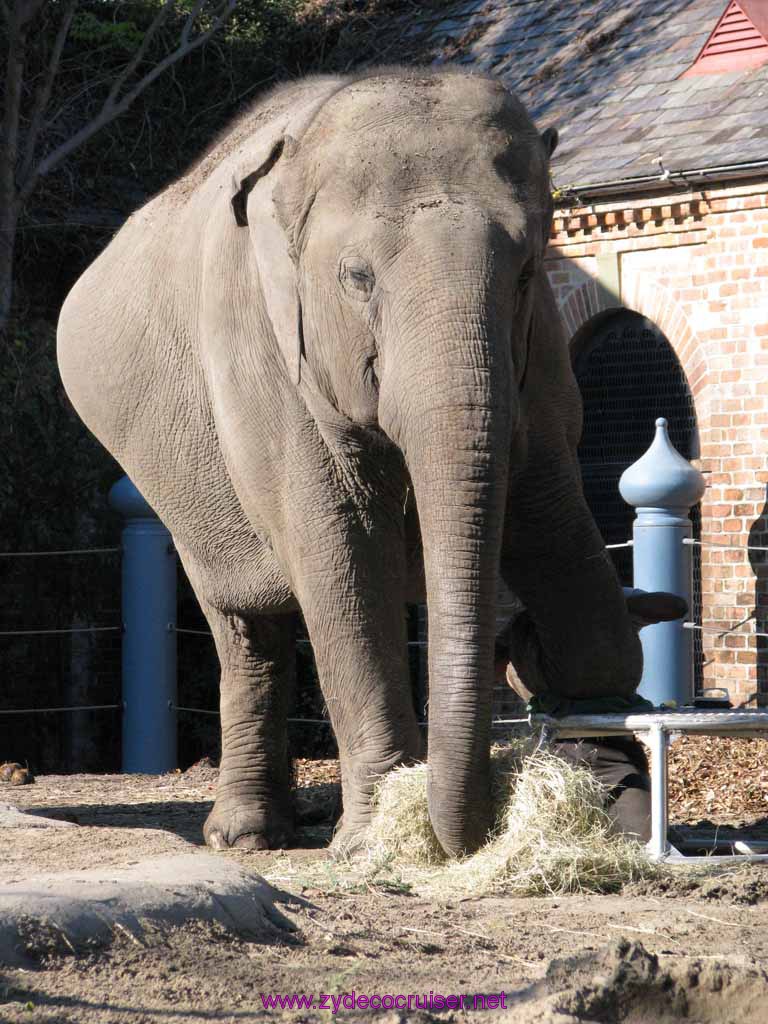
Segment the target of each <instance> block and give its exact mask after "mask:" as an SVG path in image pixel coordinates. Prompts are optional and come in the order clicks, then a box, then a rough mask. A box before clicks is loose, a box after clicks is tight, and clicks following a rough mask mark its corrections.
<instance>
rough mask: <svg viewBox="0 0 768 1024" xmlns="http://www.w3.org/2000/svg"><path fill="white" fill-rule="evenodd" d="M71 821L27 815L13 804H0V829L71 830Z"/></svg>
mask: <svg viewBox="0 0 768 1024" xmlns="http://www.w3.org/2000/svg"><path fill="white" fill-rule="evenodd" d="M73 827H75V826H73V823H72V822H71V821H62V820H60V819H59V818H44V817H43V816H42V815H41V814H27V813H25V812H24V811H20V810H19V809H18V807H14V806H13V804H0V828H73Z"/></svg>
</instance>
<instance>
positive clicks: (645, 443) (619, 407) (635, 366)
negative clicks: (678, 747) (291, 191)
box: [574, 310, 702, 688]
mask: <svg viewBox="0 0 768 1024" xmlns="http://www.w3.org/2000/svg"><path fill="white" fill-rule="evenodd" d="M574 371H575V374H576V379H577V381H578V383H579V388H580V390H581V396H582V400H583V403H584V426H583V430H582V436H581V444H580V445H579V461H580V463H581V473H582V479H583V482H584V495H585V497H586V499H587V503H588V504H589V507H590V509H591V510H592V514H593V516H594V517H595V521H596V522H597V525H598V527H599V528H600V532H601V533H602V535H603V539H604V540H605V542H606V544H619V543H621V542H622V541H625V540H627V539H628V538H629V537H631V536H632V523H633V520H634V510H633V509H632V508H631V507H630V506H629V505H627V504H626V503H625V502H624V500H623V499H622V497H621V495H620V494H619V478H620V477H621V474H622V473H623V472H624V470H625V469H626V468H627V467H628V466H630V465H631V464H632V463H633V462H635V461H636V460H637V459H639V458H640V456H641V455H643V454H644V453H645V452H646V451H647V449H648V447H649V445H650V444H651V441H652V440H653V435H654V423H655V420H656V419H657V417H659V416H664V417H666V419H667V421H668V422H669V435H670V438H671V440H672V443H673V444H674V446H675V448H677V450H678V451H679V452H680V454H681V455H682V456H683V457H684V458H686V459H692V458H695V457H696V456H697V455H698V451H697V429H696V410H695V407H694V404H693V397H692V396H691V392H690V389H689V387H688V382H687V380H686V378H685V374H684V372H683V370H682V367H681V366H680V363H679V362H678V360H677V356H676V355H675V352H674V350H673V349H672V346H671V345H670V344H669V342H668V341H667V339H666V338H665V337H664V335H663V334H662V333H661V332H660V331H659V330H658V329H657V328H656V327H655V326H654V324H652V323H651V322H650V321H649V320H646V319H645V318H644V317H642V316H640V315H639V314H638V313H632V312H630V311H628V310H627V311H624V312H620V313H616V314H614V315H613V316H611V317H610V318H609V319H608V320H606V321H604V322H603V323H602V324H601V325H600V326H599V327H598V328H597V329H596V330H595V332H594V333H593V334H592V335H591V336H590V337H589V338H587V339H586V340H585V341H584V342H583V343H582V344H581V345H580V346H579V349H578V351H577V352H576V353H575V354H574ZM691 518H692V520H693V525H694V536H695V537H699V536H700V519H699V510H698V508H696V509H694V511H693V513H692V516H691ZM613 554H614V555H615V564H616V569H617V571H618V573H619V576H620V578H621V581H622V583H623V585H624V586H631V585H632V553H631V550H626V551H616V552H613ZM694 605H695V608H694V609H693V611H694V613H695V615H696V621H699V618H700V610H701V568H700V559H699V556H698V553H697V554H696V555H695V556H694ZM694 642H695V644H696V645H697V646H696V649H695V665H696V684H697V688H698V686H699V685H700V675H701V662H702V651H701V637H700V636H697V637H696V639H695V641H694Z"/></svg>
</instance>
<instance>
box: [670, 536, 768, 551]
mask: <svg viewBox="0 0 768 1024" xmlns="http://www.w3.org/2000/svg"><path fill="white" fill-rule="evenodd" d="M683 544H688V545H691V546H694V547H699V548H723V549H724V550H726V551H768V547H764V546H763V545H760V544H746V545H744V544H718V543H717V541H713V540H694V538H693V537H684V538H683Z"/></svg>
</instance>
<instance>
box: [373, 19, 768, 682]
mask: <svg viewBox="0 0 768 1024" xmlns="http://www.w3.org/2000/svg"><path fill="white" fill-rule="evenodd" d="M390 31H391V32H392V33H393V38H394V37H396V38H397V39H398V43H397V46H396V47H395V49H394V50H393V49H392V48H391V46H390V48H389V49H388V44H387V39H386V38H383V39H382V52H383V53H384V54H386V56H388V57H389V56H391V55H392V53H393V52H395V53H397V55H398V56H401V57H403V58H405V59H420V60H424V59H428V60H432V61H435V62H437V63H441V62H456V63H459V64H460V65H463V66H465V67H467V68H474V69H477V70H478V71H483V72H487V73H491V74H494V75H498V76H499V77H500V78H502V79H503V80H504V82H505V83H506V84H507V85H508V86H509V87H510V88H511V89H513V90H514V91H516V92H517V93H518V95H520V97H521V98H522V99H523V100H524V102H525V103H526V105H527V106H528V109H529V111H530V112H531V114H532V116H533V117H534V119H535V121H536V123H537V124H538V126H539V127H540V128H542V129H543V128H545V127H547V126H549V125H555V126H556V127H557V128H558V130H559V133H560V144H559V147H558V150H557V152H556V153H555V157H554V160H553V166H552V175H553V190H554V195H555V198H556V204H557V206H558V209H557V211H556V214H555V219H554V225H553V233H552V238H551V243H550V247H549V252H548V258H547V268H548V271H549V275H550V279H551V282H552V284H553V286H554V289H555V293H556V295H557V298H558V302H559V306H560V310H561V313H562V317H563V321H564V323H565V326H566V329H567V332H568V336H569V338H570V343H571V349H572V353H573V362H574V368H575V370H576V375H577V379H578V380H579V383H580V386H581V388H582V394H583V397H584V405H585V429H584V437H583V440H582V445H581V449H580V457H581V461H582V468H583V474H584V481H585V490H586V492H587V495H588V498H589V501H590V503H591V505H592V508H593V511H594V513H595V516H596V518H597V520H598V523H599V525H600V526H601V528H602V530H603V532H604V535H605V537H606V540H607V541H608V542H619V541H622V540H626V539H627V538H628V537H629V536H630V533H631V523H632V518H633V513H632V510H631V509H629V508H628V507H627V506H625V505H624V504H623V502H622V501H621V498H620V497H619V495H618V491H617V483H618V477H619V475H620V473H621V471H622V470H623V469H624V468H626V466H627V465H629V464H630V463H631V462H633V461H634V460H635V459H636V458H637V457H638V456H639V455H640V454H642V453H643V451H645V449H646V448H647V447H648V445H649V444H650V441H651V439H652V436H653V424H654V420H655V418H656V417H657V416H659V415H664V416H666V417H667V419H668V420H669V421H670V426H671V431H670V432H671V435H672V439H673V441H674V442H675V444H676V445H677V447H678V448H679V450H680V451H681V452H682V453H683V454H684V455H686V456H687V457H688V458H691V459H693V460H694V461H695V463H696V464H697V465H698V467H699V468H700V469H701V471H702V472H703V473H704V474H705V477H706V480H707V491H706V494H705V497H704V500H703V502H702V505H701V508H700V510H698V513H697V518H696V530H697V535H698V536H699V537H700V540H701V542H702V546H701V548H700V549H699V548H697V549H696V551H697V565H696V589H697V596H696V605H697V607H696V608H695V609H694V615H695V617H696V619H697V621H698V622H699V623H703V625H704V627H705V630H702V631H700V632H698V633H697V643H698V646H697V654H698V659H697V660H698V664H697V674H698V679H699V682H700V683H703V685H705V686H727V687H728V688H729V690H730V691H731V695H732V697H733V698H735V699H736V700H737V701H738V702H742V701H746V700H748V699H750V698H752V699H754V695H755V694H761V693H768V640H766V639H765V638H762V637H760V636H758V635H756V634H760V633H768V562H767V561H766V559H768V509H767V506H766V485H767V484H768V0H739V2H736V0H731V2H729V0H675V2H670V0H660V2H657V3H653V4H650V3H647V2H645V0H627V2H624V3H622V4H620V5H616V4H614V3H609V2H608V0H583V2H574V3H569V4H562V3H556V2H554V0H511V2H497V0H471V2H466V0H465V2H462V3H455V4H450V3H448V4H440V5H437V4H430V5H428V6H426V5H425V7H424V8H423V9H422V10H421V12H420V13H419V14H417V15H415V16H414V15H412V14H411V15H408V16H406V17H404V18H402V19H399V20H398V22H397V23H396V24H395V25H393V26H391V28H390ZM748 544H749V545H753V546H754V545H756V546H762V547H766V549H767V550H766V551H754V550H753V551H747V550H746V549H747V545H748ZM625 557H626V556H625ZM619 569H620V570H621V571H622V572H623V573H624V574H625V575H626V573H627V572H628V571H629V569H630V567H629V565H628V563H627V562H626V561H625V562H621V560H620V561H619Z"/></svg>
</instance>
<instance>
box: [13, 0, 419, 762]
mask: <svg viewBox="0 0 768 1024" xmlns="http://www.w3.org/2000/svg"><path fill="white" fill-rule="evenodd" d="M161 2H162V0H126V2H108V0H90V2H89V0H83V2H81V3H79V4H78V6H77V9H76V12H75V15H74V18H73V22H72V26H71V30H70V33H69V36H68V39H67V42H66V45H65V47H64V50H63V52H62V58H61V64H60V69H59V74H58V76H57V80H56V84H55V89H54V92H53V96H52V103H51V109H50V114H49V117H48V120H47V126H46V129H45V131H44V132H43V133H41V137H40V143H39V146H40V150H39V153H40V155H45V153H46V152H47V151H50V150H51V149H53V148H55V147H56V146H57V145H59V144H60V142H61V141H62V140H63V139H66V138H68V137H70V136H71V135H73V134H74V133H75V132H76V131H77V130H78V128H79V127H81V126H82V125H83V124H84V123H86V122H87V121H88V120H89V119H90V118H92V117H93V115H94V113H95V111H96V110H97V109H98V107H99V105H100V103H101V102H102V100H103V96H104V92H105V89H108V87H109V83H110V81H111V80H112V79H113V77H114V75H115V74H116V73H119V70H120V69H121V68H122V67H124V66H125V64H126V59H130V57H131V56H132V55H133V54H135V53H136V52H137V48H138V47H139V46H140V45H141V42H142V39H143V38H144V34H145V32H146V30H147V28H148V26H149V25H150V24H151V23H152V20H153V18H154V17H155V15H156V14H157V11H158V9H159V7H160V5H161ZM192 5H193V0H180V2H179V3H178V4H177V5H176V8H175V9H174V12H173V16H172V17H170V18H169V19H168V20H167V21H166V22H165V23H164V25H163V27H162V29H161V30H160V32H158V33H157V35H156V36H155V37H154V38H153V40H152V44H151V46H150V47H149V49H148V51H147V54H146V55H145V64H146V66H150V65H151V63H152V62H153V61H156V60H158V59H160V57H161V56H162V54H164V53H165V52H167V50H168V48H169V46H171V45H172V43H173V40H174V38H176V37H177V36H178V32H179V26H180V24H181V23H182V21H183V19H184V17H185V16H186V14H187V13H188V11H189V10H190V9H191V8H192ZM418 6H422V7H423V6H425V5H424V4H422V5H417V4H415V3H413V2H411V0H337V2H332V0H239V2H238V4H237V6H236V9H235V12H234V14H233V16H232V17H231V18H230V20H229V21H228V22H227V24H226V26H225V27H224V29H222V30H220V32H219V33H217V34H216V35H215V36H214V37H213V38H212V39H211V40H210V41H209V42H208V43H207V44H206V45H205V46H204V47H201V48H200V49H198V50H196V51H194V52H193V53H191V54H189V56H187V57H186V58H184V59H182V60H181V61H179V62H178V63H177V64H176V65H174V66H173V67H172V68H171V69H169V70H168V71H167V72H165V73H164V74H163V75H162V76H161V77H160V78H158V79H157V80H156V81H155V82H154V83H153V84H152V85H151V86H150V87H149V88H148V89H147V90H146V91H145V92H144V93H143V94H142V95H140V96H139V97H138V99H137V100H136V101H135V102H134V104H133V105H132V106H131V107H130V108H129V110H128V111H127V112H126V113H125V114H123V115H122V116H121V117H120V118H118V119H116V120H115V121H113V122H112V123H110V124H108V125H107V126H106V127H104V128H102V129H101V130H100V131H99V133H98V134H97V135H95V136H94V137H93V138H92V139H91V140H90V141H89V142H87V143H86V144H85V145H83V146H82V147H81V148H79V149H77V150H76V151H75V152H74V153H72V154H71V155H70V156H69V157H68V158H67V159H66V160H65V161H64V163H62V164H61V165H60V166H59V167H58V168H56V170H55V171H53V172H52V173H50V174H48V175H46V176H45V177H44V178H42V179H41V181H40V183H39V185H38V186H37V188H36V190H35V192H34V193H33V195H32V197H31V200H30V201H29V202H28V203H27V204H26V205H25V208H24V210H23V212H22V216H21V220H20V224H19V231H18V245H17V253H16V261H15V272H14V302H15V305H14V317H13V320H12V325H11V330H10V332H9V335H8V337H7V340H6V342H5V343H4V345H3V348H2V354H1V355H0V408H1V409H2V413H1V414H0V551H2V552H8V551H45V550H59V549H67V548H81V547H91V546H103V545H106V546H111V545H115V544H117V543H118V539H119V531H120V523H119V521H118V520H117V518H116V516H115V515H114V514H113V513H111V512H110V510H109V508H108V505H107V501H106V494H107V491H108V489H109V487H110V485H111V484H112V483H113V482H114V481H115V480H116V479H118V477H119V476H120V475H121V470H120V468H119V467H118V466H117V464H116V463H115V462H114V460H113V459H112V458H111V456H109V454H108V453H107V452H106V451H105V450H104V449H103V448H102V447H101V446H100V445H99V444H98V442H97V441H96V440H95V439H94V438H93V437H92V436H91V435H90V433H89V432H88V431H87V430H86V429H85V427H84V426H83V424H82V423H81V422H80V420H79V419H78V417H77V416H76V414H75V413H74V411H73V410H72V408H71V406H70V404H69V402H68V400H67V398H66V395H65V394H64V392H63V389H62V388H61V385H60V382H59V377H58V371H57V368H56V359H55V323H56V319H57V316H58V311H59V309H60V307H61V304H62V302H63V300H64V298H65V296H66V294H67V292H68V291H69V289H70V287H71V286H72V284H73V283H74V282H75V280H76V279H77V277H78V276H79V275H80V273H81V272H82V271H83V270H84V269H85V268H86V267H87V266H88V264H89V263H90V262H91V261H92V260H93V259H94V258H95V257H96V256H97V255H98V253H99V252H100V251H101V249H102V248H103V247H104V246H105V245H106V244H108V242H109V241H110V239H111V238H112V236H113V234H114V233H115V231H116V230H117V229H118V228H119V226H120V225H121V224H122V222H123V221H124V220H125V218H126V217H127V216H128V215H129V214H130V213H131V212H132V211H133V210H134V209H136V208H137V207H138V206H140V205H141V204H142V203H143V202H145V201H146V200H147V199H148V198H149V197H150V196H151V195H152V194H153V193H155V192H156V191H158V190H159V189H161V188H162V187H163V186H164V185H166V184H167V183H168V182H169V181H171V180H173V178H175V177H177V176H178V175H179V174H180V173H182V172H183V170H184V168H185V167H186V166H187V165H188V164H189V163H190V162H192V161H194V160H195V159H196V158H197V157H198V156H199V155H200V153H201V151H202V150H204V149H205V148H207V146H208V145H209V144H210V142H211V140H212V139H213V138H214V137H215V136H216V135H217V133H218V132H219V131H221V130H222V128H223V127H224V126H225V125H226V123H227V121H228V120H229V119H230V117H231V116H232V115H233V114H234V113H235V112H236V111H237V110H238V109H240V108H241V107H242V105H243V104H245V103H248V102H251V101H252V100H253V99H255V98H256V97H257V96H258V95H259V93H260V92H262V91H263V90H265V89H267V88H269V87H270V86H272V85H274V84H276V83H277V82H279V81H281V80H283V79H286V78H291V77H295V76H298V75H301V74H304V73H306V72H310V71H337V70H347V69H348V68H349V67H351V66H352V65H353V64H358V63H365V62H371V61H376V60H377V59H379V58H380V57H384V58H387V57H389V56H390V55H382V54H379V53H378V52H377V38H378V26H379V24H380V20H381V19H387V18H391V17H392V16H393V15H395V14H400V13H404V12H406V11H410V10H414V9H416V8H417V7H418ZM63 7H64V4H63V3H62V2H59V0H49V2H47V3H44V4H43V6H42V9H41V11H40V13H39V15H38V17H37V21H36V22H35V26H34V33H32V34H31V36H30V42H29V52H28V66H27V71H26V74H25V78H24V89H25V91H26V100H27V101H28V103H31V102H32V99H33V97H34V93H35V90H36V89H37V88H38V87H39V85H40V82H41V80H42V78H43V76H44V71H45V67H46V62H47V61H48V60H49V57H50V53H51V50H52V47H53V46H54V41H55V37H56V32H57V29H58V25H59V24H60V19H61V16H62V10H63ZM0 24H2V23H0ZM6 49H7V36H0V52H2V54H3V60H4V59H5V51H6ZM180 590H181V593H180V608H179V622H180V624H182V623H183V624H186V625H188V626H193V627H195V626H199V627H204V620H202V618H201V616H200V613H199V609H198V608H197V605H196V602H195V600H194V596H193V595H192V594H191V591H190V589H189V587H188V584H186V583H185V582H184V581H183V580H182V585H181V588H180ZM119 621H120V613H119V560H118V559H116V558H109V557H106V558H99V559H91V558H80V559H77V558H45V559H41V558H35V559H8V558H2V557H0V631H2V630H14V629H32V628H49V627H62V628H66V627H68V626H72V625H77V624H81V625H82V624H83V623H86V624H87V623H92V624H96V625H116V624H118V623H119ZM201 644H202V646H201ZM299 668H300V672H299V675H300V686H299V692H298V695H297V713H298V714H300V715H302V716H306V717H318V716H319V715H320V714H321V713H322V706H321V701H320V698H319V694H318V692H317V688H316V685H315V682H314V670H313V667H312V663H311V658H309V657H308V656H307V654H306V652H305V651H304V652H303V653H300V655H299ZM179 675H180V690H181V692H180V696H181V698H182V700H181V702H182V703H188V704H191V705H193V706H199V707H209V708H210V707H215V706H216V690H215V683H216V679H217V667H216V660H215V656H214V654H213V647H212V644H208V642H207V641H201V642H200V643H199V644H197V645H196V646H188V645H181V644H180V649H179ZM0 678H2V681H3V684H2V688H1V689H0V708H13V707H31V706H35V707H47V706H60V705H62V704H66V703H81V704H85V703H88V704H90V703H116V702H118V701H119V695H120V680H119V636H118V635H117V634H99V635H97V636H94V637H90V638H89V639H87V640H84V639H83V638H82V637H80V638H79V639H77V640H73V639H72V638H71V637H69V636H65V637H45V638H43V637H32V638H27V637H22V638H7V637H0ZM321 735H325V736H329V735H330V734H329V733H328V732H326V730H321V731H320V732H318V730H311V729H309V728H308V727H307V728H303V729H302V728H297V729H296V730H295V743H296V745H298V747H299V748H300V752H301V753H309V754H312V753H322V752H324V751H326V752H327V751H330V750H332V741H329V740H325V739H323V740H321V739H320V738H319V737H320V736H321ZM180 740H181V747H180V754H181V761H182V764H188V763H190V761H192V760H194V759H195V758H196V757H199V756H201V755H202V754H204V753H211V752H214V750H215V746H216V743H217V720H215V719H210V718H207V719H202V718H198V719H194V720H189V719H187V720H185V721H184V724H183V728H182V729H181V735H180ZM7 758H9V759H17V760H22V761H23V760H29V761H30V763H31V765H32V766H33V767H35V768H36V769H37V770H45V771H53V770H75V769H79V770H84V769H90V770H94V769H99V770H104V769H113V770H115V769H117V768H118V767H119V716H118V715H115V714H113V713H110V712H94V713H91V714H78V715H70V716H47V715H46V716H43V715H35V716H18V717H16V716H13V717H8V716H2V715H0V760H5V759H7Z"/></svg>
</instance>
